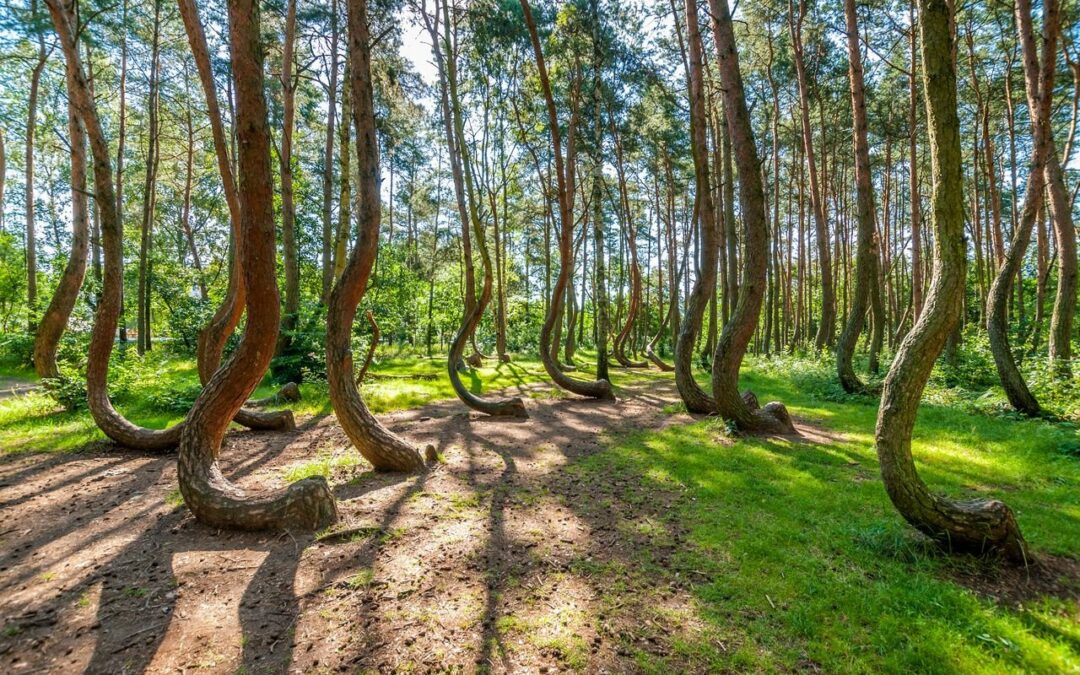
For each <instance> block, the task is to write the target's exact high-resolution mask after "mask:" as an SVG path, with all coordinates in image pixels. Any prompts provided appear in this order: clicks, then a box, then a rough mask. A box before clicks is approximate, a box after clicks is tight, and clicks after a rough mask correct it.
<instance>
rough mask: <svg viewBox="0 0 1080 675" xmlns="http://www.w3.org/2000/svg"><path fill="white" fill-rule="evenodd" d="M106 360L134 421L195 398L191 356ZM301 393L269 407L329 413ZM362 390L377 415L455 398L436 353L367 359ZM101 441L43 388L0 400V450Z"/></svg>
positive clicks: (530, 366)
mask: <svg viewBox="0 0 1080 675" xmlns="http://www.w3.org/2000/svg"><path fill="white" fill-rule="evenodd" d="M113 364H114V365H113V367H112V368H111V371H110V392H111V394H112V399H113V404H114V405H115V406H116V408H117V410H119V411H120V412H121V413H122V414H123V415H125V416H127V418H128V419H130V420H131V421H132V422H134V423H135V424H138V425H140V426H145V427H148V428H152V429H161V428H165V427H167V426H169V425H171V424H175V423H176V422H179V421H181V420H182V419H183V418H184V414H185V412H186V411H187V409H188V408H189V407H190V405H191V403H192V401H194V399H195V397H196V396H197V395H198V392H199V379H198V373H197V371H196V369H195V362H194V360H193V359H181V358H175V357H168V356H164V355H150V356H147V357H144V358H143V359H139V358H138V357H136V356H135V354H134V352H133V351H131V350H129V353H128V354H127V355H125V356H124V357H123V358H119V357H118V356H114V360H113ZM0 375H6V376H8V377H15V378H19V379H25V380H33V379H35V378H34V377H33V373H32V371H28V370H27V369H25V368H22V367H18V366H15V365H11V364H8V365H6V366H4V368H3V369H0ZM462 377H463V379H464V381H465V383H466V384H467V385H468V386H469V388H470V389H471V390H472V391H473V392H474V393H477V394H481V393H484V392H487V391H492V390H496V389H502V388H506V387H513V386H527V385H529V384H533V383H536V382H543V381H547V375H546V374H545V373H544V370H543V366H542V365H541V364H540V362H539V361H538V360H536V359H535V358H529V357H519V358H518V359H515V361H514V362H513V363H506V364H500V363H497V362H496V361H495V360H493V359H491V360H488V361H487V362H486V365H485V366H484V367H483V368H481V369H479V370H478V371H475V372H473V371H469V372H467V373H463V374H462ZM277 389H278V385H276V384H274V383H272V382H270V381H269V380H266V381H264V382H263V383H262V384H261V385H260V386H259V387H258V389H256V391H255V393H254V394H252V398H264V397H269V396H272V395H273V394H274V393H275V392H276V391H277ZM301 391H302V393H303V400H301V401H300V402H299V403H296V404H282V405H275V406H271V408H285V407H289V408H291V409H292V410H293V411H294V412H295V413H296V414H297V415H298V416H308V415H325V414H330V413H332V407H331V405H330V399H329V395H328V393H327V389H326V384H325V382H312V383H305V384H302V385H301ZM362 394H363V396H364V400H365V401H366V402H367V404H368V406H369V407H370V408H371V409H372V411H373V412H376V413H382V412H389V411H393V410H402V409H406V408H414V407H417V406H420V405H424V404H425V403H430V402H432V401H438V400H442V399H451V398H454V390H453V389H452V388H451V386H450V381H449V378H448V377H447V375H446V367H445V359H444V358H442V357H437V358H433V359H426V358H415V357H399V358H391V359H385V360H382V361H379V362H378V363H376V364H373V366H372V369H371V371H370V376H369V378H368V379H367V380H366V381H365V382H364V384H363V387H362ZM102 439H104V435H103V434H102V433H101V432H100V431H99V430H98V429H97V427H96V425H95V424H94V421H93V419H92V418H91V416H90V413H89V411H87V410H86V409H85V407H84V408H82V409H79V410H76V411H73V412H68V411H65V410H64V409H63V408H62V407H61V406H60V405H59V404H58V403H57V401H56V400H55V399H54V398H53V397H52V396H50V395H48V394H47V393H46V392H44V391H35V392H31V393H29V394H26V395H23V396H16V397H12V398H8V399H4V400H2V401H0V453H18V452H65V451H72V450H78V449H79V448H82V447H84V446H85V445H87V444H88V443H91V442H93V441H98V440H102ZM311 475H314V474H311Z"/></svg>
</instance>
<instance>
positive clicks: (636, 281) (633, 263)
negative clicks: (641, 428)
mask: <svg viewBox="0 0 1080 675" xmlns="http://www.w3.org/2000/svg"><path fill="white" fill-rule="evenodd" d="M608 113H609V115H610V110H609V111H608ZM611 135H612V138H613V139H614V141H615V170H616V172H617V175H618V180H619V203H620V204H621V207H622V208H621V209H620V210H621V212H622V218H623V223H624V225H625V234H626V246H627V248H628V249H629V250H630V302H629V306H628V307H627V310H626V323H624V324H623V327H622V330H620V331H619V334H618V335H616V336H615V340H614V343H613V346H612V353H613V354H614V356H615V360H616V361H618V362H619V365H621V366H623V367H624V368H646V367H648V365H649V363H648V361H632V360H631V359H630V358H629V357H628V356H627V355H626V343H627V341H628V340H630V339H631V338H632V335H633V330H634V322H635V321H637V315H638V311H639V310H640V309H641V265H640V264H639V263H638V251H637V226H636V225H635V224H634V217H633V214H632V213H631V211H630V197H629V195H628V194H627V191H626V172H625V171H624V170H623V148H622V137H621V136H620V135H619V134H618V133H617V132H616V130H615V119H614V117H613V116H612V117H611Z"/></svg>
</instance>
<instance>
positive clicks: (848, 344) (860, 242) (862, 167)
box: [836, 0, 878, 393]
mask: <svg viewBox="0 0 1080 675" xmlns="http://www.w3.org/2000/svg"><path fill="white" fill-rule="evenodd" d="M844 18H845V23H846V25H847V47H848V64H849V79H850V82H851V110H852V120H853V126H854V128H853V130H852V134H853V135H854V137H855V189H856V193H857V195H856V209H855V213H856V218H857V220H858V231H857V236H856V242H857V243H856V246H857V250H856V253H855V268H856V269H855V294H854V296H853V298H852V301H851V310H850V311H849V312H848V318H847V323H846V324H845V325H844V330H843V331H842V332H841V333H840V339H839V341H838V342H837V344H836V371H837V374H838V375H839V377H840V385H841V386H842V387H843V388H844V391H847V392H849V393H851V392H861V391H866V385H865V384H863V383H862V382H861V381H860V380H859V378H858V376H857V375H855V368H854V367H853V366H852V357H853V356H854V355H855V345H856V343H858V341H859V333H861V332H862V328H863V323H864V319H865V317H866V310H867V305H868V302H869V299H870V293H871V291H872V290H873V288H874V286H875V280H876V279H877V275H878V270H877V265H878V250H877V231H876V228H875V227H874V208H875V207H874V186H873V182H872V181H873V179H872V176H871V175H870V144H869V142H868V141H867V124H866V96H865V93H864V84H863V65H862V51H861V47H860V46H859V22H858V17H857V15H856V13H855V0H844Z"/></svg>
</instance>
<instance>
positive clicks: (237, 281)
mask: <svg viewBox="0 0 1080 675" xmlns="http://www.w3.org/2000/svg"><path fill="white" fill-rule="evenodd" d="M177 4H178V5H179V8H180V16H181V18H182V19H183V21H184V29H185V31H186V32H187V37H188V45H189V46H190V47H191V54H192V56H193V58H194V60H195V69H196V70H197V71H198V73H199V82H200V83H201V84H202V89H203V96H204V97H205V99H206V112H207V117H208V119H209V120H210V131H211V135H212V136H213V139H214V156H215V158H216V159H217V166H218V173H219V174H220V175H221V185H222V191H223V192H224V193H225V203H226V205H227V206H228V208H229V224H230V235H231V237H232V251H231V258H230V260H229V285H228V287H227V288H226V290H225V298H224V300H222V303H221V305H220V306H219V307H218V308H217V311H216V312H214V316H213V317H212V318H211V319H210V322H209V323H207V324H206V327H205V328H203V330H202V331H201V332H200V333H199V346H198V348H197V350H196V352H195V361H196V364H197V367H198V371H199V381H200V382H201V383H202V384H204V385H205V384H206V383H207V382H209V381H210V378H211V377H212V376H213V375H214V371H216V370H217V369H218V366H220V365H221V355H222V354H223V353H224V351H225V343H226V342H228V340H229V336H230V335H232V334H233V331H235V330H236V327H237V326H238V325H239V324H240V319H241V317H242V316H243V315H244V305H245V303H246V293H245V287H244V275H243V272H242V271H241V269H240V259H241V256H242V255H243V241H242V240H243V238H242V237H241V236H240V235H241V233H240V197H239V195H238V194H237V193H236V179H235V178H234V176H233V170H232V161H231V159H230V158H229V146H228V142H227V140H226V136H225V126H224V124H223V123H222V114H221V107H220V105H219V103H218V96H217V85H216V84H215V83H214V74H213V71H212V70H211V67H210V52H209V49H208V48H207V43H206V33H205V31H204V30H203V26H202V21H201V20H200V19H199V13H198V9H197V7H196V6H195V2H194V0H177ZM236 422H238V423H240V424H242V425H244V426H246V427H248V428H249V429H261V430H271V429H273V430H284V429H292V428H293V427H294V426H296V425H295V422H294V420H293V415H292V412H291V411H289V410H282V411H275V412H257V411H254V410H246V409H243V408H241V409H240V410H239V411H237V413H236Z"/></svg>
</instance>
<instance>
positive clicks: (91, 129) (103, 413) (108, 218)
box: [46, 0, 183, 451]
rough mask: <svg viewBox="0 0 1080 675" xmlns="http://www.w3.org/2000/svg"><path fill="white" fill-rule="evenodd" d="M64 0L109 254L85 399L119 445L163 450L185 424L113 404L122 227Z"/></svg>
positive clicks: (63, 30)
mask: <svg viewBox="0 0 1080 675" xmlns="http://www.w3.org/2000/svg"><path fill="white" fill-rule="evenodd" d="M59 2H60V0H46V5H47V6H48V7H49V13H50V14H51V15H52V19H53V25H54V26H55V27H56V32H57V35H58V36H59V38H60V43H61V45H62V47H63V51H64V57H65V58H66V59H67V62H68V63H69V64H71V68H72V70H73V73H74V75H73V80H72V85H73V90H72V91H70V92H69V94H68V95H69V96H70V97H72V99H73V100H74V102H75V105H76V107H77V108H78V110H79V116H80V118H81V119H82V121H83V125H84V126H85V128H86V133H87V136H88V138H89V141H90V149H91V151H92V154H93V158H94V187H95V196H96V199H97V202H98V206H99V208H100V210H101V230H102V247H103V249H104V254H105V278H104V282H103V286H102V291H101V300H100V302H98V307H97V311H96V312H95V314H94V326H93V329H92V330H91V333H90V347H89V350H88V354H87V363H86V397H87V404H88V407H89V408H90V414H91V415H92V416H93V418H94V421H95V422H96V423H97V425H98V427H99V428H100V429H101V430H102V431H103V432H104V433H105V435H106V436H108V437H109V438H111V439H112V440H114V441H116V442H117V443H119V444H120V445H124V446H127V447H130V448H135V449H138V450H150V451H162V450H169V449H172V448H174V447H176V445H177V443H178V442H179V440H180V432H181V429H182V427H183V424H177V425H174V426H172V427H170V428H168V429H161V430H157V429H145V428H142V427H138V426H135V425H134V424H132V423H131V422H129V421H128V420H127V419H125V418H124V417H123V416H121V415H120V414H119V413H118V412H116V410H115V409H114V408H113V406H112V402H111V401H109V393H108V388H107V380H108V376H109V356H110V355H111V354H112V348H113V340H114V336H115V334H116V326H117V323H118V321H119V317H120V302H121V293H122V285H123V278H122V274H123V270H122V267H121V261H122V259H123V251H122V247H123V224H122V222H121V220H120V217H119V213H118V212H117V210H116V204H117V203H118V200H117V198H116V193H115V192H114V190H113V175H112V163H111V160H110V158H109V146H108V142H107V141H106V140H105V133H104V131H103V130H102V126H101V120H100V118H99V117H98V115H97V110H96V108H95V105H94V100H93V98H91V96H90V91H89V85H88V84H87V80H86V75H85V73H84V72H83V68H82V63H81V61H80V59H79V52H78V49H77V47H76V44H75V38H74V32H73V30H72V28H71V17H70V15H69V12H68V11H67V10H66V9H64V8H63V7H61V6H60V4H59Z"/></svg>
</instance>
